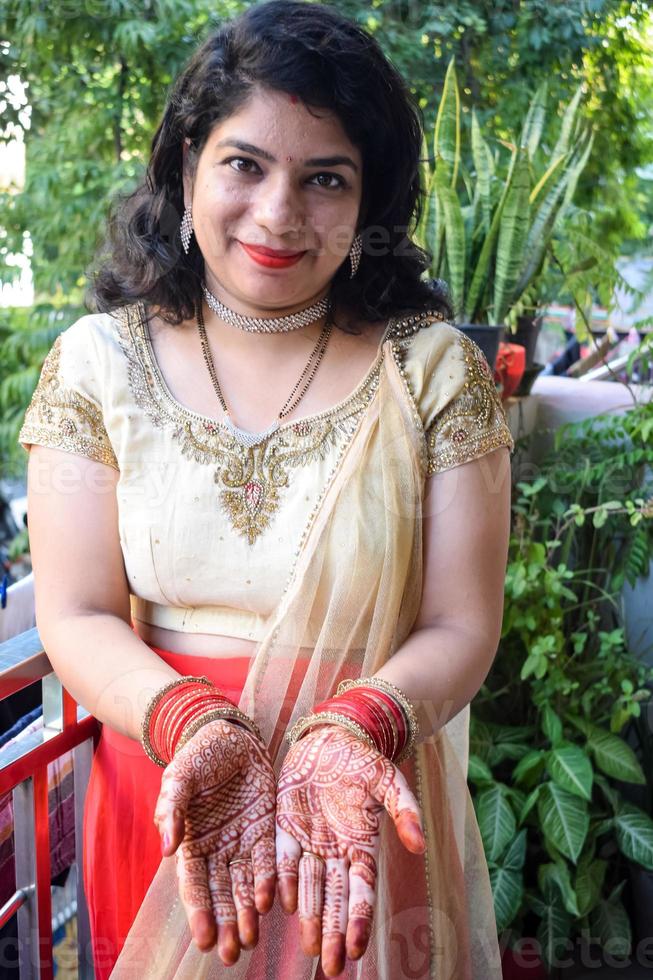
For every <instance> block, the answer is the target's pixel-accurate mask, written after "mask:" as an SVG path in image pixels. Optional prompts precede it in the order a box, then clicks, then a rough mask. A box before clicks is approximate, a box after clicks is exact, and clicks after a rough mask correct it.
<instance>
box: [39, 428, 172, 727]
mask: <svg viewBox="0 0 653 980" xmlns="http://www.w3.org/2000/svg"><path fill="white" fill-rule="evenodd" d="M117 482H118V473H117V471H116V470H115V469H113V467H111V466H107V465H105V464H104V463H97V462H95V461H94V460H90V459H86V458H85V457H82V456H76V455H73V454H71V453H68V452H64V451H62V450H59V449H50V448H46V447H44V446H38V445H33V446H32V447H31V449H30V457H29V464H28V515H29V537H30V548H31V554H32V562H33V567H34V582H35V592H36V624H37V627H38V630H39V635H40V637H41V640H42V642H43V646H44V649H45V651H46V653H47V654H48V657H49V658H50V662H51V663H52V666H53V667H54V670H55V672H56V674H57V676H58V677H59V679H60V680H61V682H62V684H63V685H64V687H65V688H66V689H67V690H68V691H70V693H71V694H72V696H73V697H74V698H75V699H76V700H77V701H78V702H79V703H80V704H82V705H83V706H84V707H85V708H86V709H87V710H88V711H90V712H91V714H93V715H95V717H96V718H98V719H99V720H100V721H102V722H106V723H107V724H108V725H109V726H110V727H111V728H114V729H116V730H117V731H119V732H121V733H122V734H123V735H128V736H130V737H131V738H139V736H140V724H141V721H142V718H143V714H144V712H145V707H146V705H147V701H148V700H149V698H150V697H151V696H152V694H153V693H154V691H155V690H157V688H160V687H161V686H162V685H163V684H165V683H166V682H167V681H168V680H173V679H174V678H176V677H178V676H179V674H178V673H177V671H175V670H173V669H172V668H171V667H169V666H168V665H167V664H166V663H164V661H163V660H161V658H160V657H159V656H157V654H156V653H154V652H153V651H152V650H151V649H150V648H149V647H148V646H147V644H146V643H144V642H143V641H142V640H140V639H139V638H138V636H137V635H136V634H135V633H134V631H133V630H132V628H131V626H130V607H129V587H128V583H127V577H126V574H125V568H124V564H123V558H122V551H121V548H120V539H119V531H118V506H117V501H116V484H117Z"/></svg>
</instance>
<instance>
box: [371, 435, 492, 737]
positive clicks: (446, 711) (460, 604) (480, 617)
mask: <svg viewBox="0 0 653 980" xmlns="http://www.w3.org/2000/svg"><path fill="white" fill-rule="evenodd" d="M509 527H510V457H509V453H508V450H507V449H497V450H494V452H491V453H488V454H487V455H486V456H483V457H481V458H480V459H476V460H473V461H472V462H470V463H466V464H464V465H462V466H457V467H454V468H453V469H450V470H446V471H445V472H443V473H439V474H436V475H435V476H433V477H431V478H430V480H429V481H428V484H427V496H426V502H425V507H424V525H423V541H424V584H423V590H422V601H421V606H420V610H419V613H418V616H417V619H416V621H415V624H414V628H413V632H412V633H411V634H410V636H409V637H408V639H407V640H406V642H405V643H403V644H402V646H401V647H400V648H399V649H398V650H397V652H396V653H395V654H394V655H393V656H392V657H391V658H390V660H389V661H388V662H387V663H386V664H384V666H383V667H382V668H381V670H379V671H378V672H377V675H376V676H377V677H383V678H385V679H386V680H388V681H392V683H394V684H396V685H397V687H399V688H401V690H402V691H404V693H405V694H406V695H407V696H408V697H409V698H410V699H411V701H412V702H413V704H414V705H415V707H416V709H417V715H418V719H419V723H420V730H421V733H422V735H423V736H425V737H426V736H428V735H430V734H432V733H433V732H436V731H437V730H438V729H439V728H441V727H442V726H443V725H445V724H446V723H447V722H448V721H450V720H451V719H452V718H453V717H454V716H455V715H457V714H458V712H459V711H462V709H463V708H464V707H465V705H467V704H469V702H470V701H471V700H472V698H473V697H474V696H475V695H476V693H477V692H478V690H479V688H480V687H481V685H482V683H483V681H484V680H485V678H486V676H487V674H488V672H489V670H490V667H491V666H492V661H493V660H494V656H495V654H496V649H497V645H498V642H499V637H500V635H501V621H502V617H503V588H504V577H505V571H506V559H507V551H508V535H509Z"/></svg>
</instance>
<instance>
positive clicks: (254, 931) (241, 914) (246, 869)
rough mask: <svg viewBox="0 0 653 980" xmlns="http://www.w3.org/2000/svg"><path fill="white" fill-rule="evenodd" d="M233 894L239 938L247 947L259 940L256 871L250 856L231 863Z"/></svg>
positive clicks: (249, 947)
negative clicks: (255, 891)
mask: <svg viewBox="0 0 653 980" xmlns="http://www.w3.org/2000/svg"><path fill="white" fill-rule="evenodd" d="M229 871H230V873H231V894H232V895H233V900H234V905H235V907H236V919H237V922H238V939H239V942H240V945H241V946H243V947H244V948H245V949H251V948H252V947H253V946H256V943H257V942H258V912H257V911H256V906H255V904H254V872H253V870H252V862H251V860H250V859H249V858H246V859H241V858H237V859H236V860H234V861H231V862H230V864H229Z"/></svg>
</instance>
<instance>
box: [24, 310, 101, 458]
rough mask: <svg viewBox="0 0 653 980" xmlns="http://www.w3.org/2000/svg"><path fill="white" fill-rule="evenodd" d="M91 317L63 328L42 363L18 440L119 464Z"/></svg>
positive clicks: (25, 443) (83, 318) (27, 443)
mask: <svg viewBox="0 0 653 980" xmlns="http://www.w3.org/2000/svg"><path fill="white" fill-rule="evenodd" d="M98 373H99V372H98V370H97V365H96V351H95V347H94V344H93V338H92V336H91V332H90V328H89V317H82V318H81V319H80V320H78V321H77V322H76V323H74V324H73V325H72V326H71V327H69V328H68V329H67V330H64V332H63V333H61V334H60V335H59V336H58V337H57V339H56V340H55V342H54V344H53V345H52V347H51V349H50V351H49V353H48V356H47V357H46V359H45V361H44V362H43V368H42V369H41V375H40V378H39V382H38V384H37V386H36V390H35V391H34V394H33V395H32V400H31V401H30V404H29V406H28V408H27V411H26V413H25V417H24V419H23V424H22V426H21V429H20V432H19V434H18V441H19V443H20V444H21V446H23V448H24V449H26V450H28V449H29V447H30V446H31V445H38V446H48V447H50V448H52V449H63V450H65V451H66V452H69V453H74V454H75V455H77V456H86V457H87V459H93V460H95V461H96V462H98V463H106V464H107V465H108V466H112V467H113V468H114V469H119V466H118V461H117V459H116V455H115V453H114V451H113V449H112V446H111V443H110V441H109V437H108V435H107V432H106V429H105V427H104V420H103V417H102V407H101V400H100V396H99V390H98V389H99V384H98Z"/></svg>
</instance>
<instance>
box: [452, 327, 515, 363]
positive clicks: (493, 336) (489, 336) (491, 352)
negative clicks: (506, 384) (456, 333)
mask: <svg viewBox="0 0 653 980" xmlns="http://www.w3.org/2000/svg"><path fill="white" fill-rule="evenodd" d="M456 326H457V327H458V329H459V330H461V331H462V333H464V334H465V336H466V337H469V339H470V340H473V341H474V342H475V343H477V344H478V346H479V347H480V348H481V350H482V351H483V353H484V354H485V356H486V358H487V362H488V364H489V365H490V368H491V369H492V371H494V368H495V365H496V361H497V353H498V351H499V344H500V343H501V341H502V340H503V335H504V333H505V327H503V326H496V325H495V324H487V323H457V324H456Z"/></svg>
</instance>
